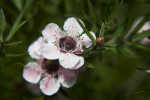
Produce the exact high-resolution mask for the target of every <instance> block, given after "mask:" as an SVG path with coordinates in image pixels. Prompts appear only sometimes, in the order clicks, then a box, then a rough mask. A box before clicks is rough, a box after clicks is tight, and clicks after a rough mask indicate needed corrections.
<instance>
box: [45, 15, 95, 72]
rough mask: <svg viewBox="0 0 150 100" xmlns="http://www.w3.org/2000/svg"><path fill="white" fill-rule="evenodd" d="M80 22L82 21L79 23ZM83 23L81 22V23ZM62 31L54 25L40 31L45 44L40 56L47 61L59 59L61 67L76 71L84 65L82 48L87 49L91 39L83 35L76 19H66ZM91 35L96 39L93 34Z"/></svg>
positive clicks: (51, 24)
mask: <svg viewBox="0 0 150 100" xmlns="http://www.w3.org/2000/svg"><path fill="white" fill-rule="evenodd" d="M81 22H82V21H81ZM82 23H83V22H82ZM63 29H64V30H63V31H62V30H61V29H60V28H59V26H58V25H57V24H55V23H49V24H48V25H47V26H46V27H45V29H44V30H43V31H42V34H43V37H44V38H45V39H46V41H47V43H44V44H43V47H42V56H43V57H44V58H46V59H49V60H54V59H59V63H60V65H61V66H63V67H64V68H67V69H78V68H79V67H81V66H82V65H83V64H84V58H83V57H81V56H79V54H82V53H83V49H82V46H85V47H86V48H89V47H90V46H91V45H92V41H91V39H90V38H89V37H88V36H87V35H86V34H85V33H84V34H82V33H83V29H82V28H81V26H80V25H79V23H78V22H77V20H76V18H74V17H71V18H68V19H67V20H66V21H65V23H64V26H63ZM90 33H91V35H92V36H93V37H94V38H95V39H96V36H95V34H94V33H93V32H90Z"/></svg>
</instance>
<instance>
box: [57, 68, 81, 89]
mask: <svg viewBox="0 0 150 100" xmlns="http://www.w3.org/2000/svg"><path fill="white" fill-rule="evenodd" d="M78 72H79V70H69V69H64V68H61V69H60V70H59V72H58V75H59V81H60V83H61V84H62V86H63V87H66V88H69V87H71V86H73V85H74V84H75V82H76V78H77V76H78Z"/></svg>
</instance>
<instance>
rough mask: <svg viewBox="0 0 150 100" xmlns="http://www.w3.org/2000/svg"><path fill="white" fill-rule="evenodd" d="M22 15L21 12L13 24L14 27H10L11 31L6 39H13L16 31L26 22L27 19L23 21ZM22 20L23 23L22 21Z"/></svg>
mask: <svg viewBox="0 0 150 100" xmlns="http://www.w3.org/2000/svg"><path fill="white" fill-rule="evenodd" d="M22 15H23V13H21V14H20V15H19V16H18V18H17V20H16V21H15V23H14V24H13V26H12V28H11V29H10V32H9V34H8V36H7V38H6V41H9V40H11V38H12V37H13V36H14V35H15V33H16V31H17V30H18V29H19V28H20V27H21V26H22V25H23V24H24V23H25V22H26V21H23V22H21V19H22ZM20 22H21V23H20Z"/></svg>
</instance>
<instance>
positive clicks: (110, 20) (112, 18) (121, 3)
mask: <svg viewBox="0 0 150 100" xmlns="http://www.w3.org/2000/svg"><path fill="white" fill-rule="evenodd" d="M122 5H123V0H121V1H120V3H119V4H118V3H117V4H116V6H115V7H114V9H113V11H112V13H111V15H110V16H109V19H108V22H107V25H108V24H110V23H111V22H112V21H113V20H114V19H115V17H116V16H117V14H118V12H119V11H120V9H121V7H122Z"/></svg>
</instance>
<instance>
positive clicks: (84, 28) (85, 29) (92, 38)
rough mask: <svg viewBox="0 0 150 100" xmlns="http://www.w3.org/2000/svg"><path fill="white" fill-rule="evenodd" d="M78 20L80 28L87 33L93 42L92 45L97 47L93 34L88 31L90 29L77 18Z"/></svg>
mask: <svg viewBox="0 0 150 100" xmlns="http://www.w3.org/2000/svg"><path fill="white" fill-rule="evenodd" d="M76 20H77V21H78V23H79V24H80V26H81V27H82V28H83V30H84V31H85V33H86V34H87V36H88V37H89V38H90V39H91V40H92V43H93V44H94V45H95V44H96V40H95V39H94V37H93V36H92V35H91V33H90V32H89V31H88V29H87V28H86V27H85V26H84V25H83V24H82V22H81V21H80V20H79V19H78V18H76Z"/></svg>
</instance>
